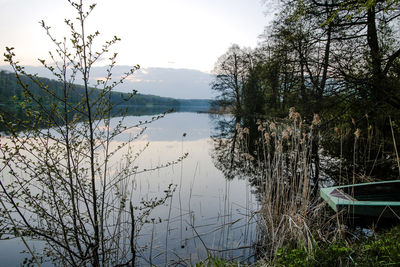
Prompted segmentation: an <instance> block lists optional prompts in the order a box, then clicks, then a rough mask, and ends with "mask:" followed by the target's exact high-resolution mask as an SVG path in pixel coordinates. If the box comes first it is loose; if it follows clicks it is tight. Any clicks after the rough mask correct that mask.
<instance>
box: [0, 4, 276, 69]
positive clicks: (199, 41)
mask: <svg viewBox="0 0 400 267" xmlns="http://www.w3.org/2000/svg"><path fill="white" fill-rule="evenodd" d="M93 1H94V2H96V3H97V6H96V8H95V9H94V11H93V13H92V14H91V15H90V16H89V18H88V21H87V30H88V32H94V31H96V30H98V31H99V32H100V34H101V37H100V39H99V43H98V44H99V45H100V44H102V43H101V42H102V41H105V40H109V39H111V38H112V37H113V36H114V35H116V36H118V37H119V38H121V42H119V43H118V44H117V45H115V46H114V50H113V51H115V52H118V58H117V64H118V65H128V66H133V65H136V64H139V65H140V66H141V67H145V68H146V67H162V68H186V69H194V70H200V71H203V72H210V71H211V70H212V69H213V67H214V63H215V62H216V60H217V59H218V57H219V56H221V55H222V54H223V53H225V52H226V51H227V49H228V48H229V46H231V45H232V44H234V43H235V44H238V45H240V46H244V47H253V48H254V47H255V46H256V45H257V42H258V39H257V38H258V36H259V35H260V34H261V33H262V32H263V30H264V27H265V26H266V25H267V23H268V21H269V17H270V16H266V15H265V12H266V11H267V9H268V6H266V5H265V4H264V5H263V2H264V1H263V0H97V1H96V0H93ZM86 2H87V3H88V4H90V3H93V2H92V1H89V2H88V1H86ZM0 7H1V8H0V36H1V38H0V50H1V51H0V52H1V55H3V53H4V51H5V47H6V46H8V47H14V48H15V54H16V55H17V59H18V60H19V61H20V63H21V64H22V65H40V63H39V62H38V61H37V58H44V59H46V57H47V55H48V51H49V50H53V49H54V45H53V44H52V43H51V41H50V40H49V39H48V38H47V36H46V33H45V31H44V30H43V29H42V28H41V27H40V25H39V23H38V22H39V21H41V20H44V21H45V22H46V24H47V25H49V26H51V27H52V28H51V31H52V32H53V34H54V35H55V36H56V37H57V38H58V39H59V40H60V41H61V40H62V38H63V37H64V36H66V35H68V31H67V28H66V26H65V24H64V22H63V21H64V19H65V18H68V19H73V18H75V17H76V14H75V13H74V10H73V8H72V7H71V6H70V5H69V3H68V2H67V0H0ZM4 64H6V63H5V62H3V61H1V62H0V65H4ZM106 64H107V61H106V60H103V61H100V62H98V65H99V66H101V65H106Z"/></svg>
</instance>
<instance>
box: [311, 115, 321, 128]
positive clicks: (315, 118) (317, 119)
mask: <svg viewBox="0 0 400 267" xmlns="http://www.w3.org/2000/svg"><path fill="white" fill-rule="evenodd" d="M320 122H321V120H320V119H319V115H318V114H314V119H313V121H312V124H313V125H318V124H319V123H320Z"/></svg>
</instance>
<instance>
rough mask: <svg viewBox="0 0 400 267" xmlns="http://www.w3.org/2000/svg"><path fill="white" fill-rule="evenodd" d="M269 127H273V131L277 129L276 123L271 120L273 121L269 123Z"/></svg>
mask: <svg viewBox="0 0 400 267" xmlns="http://www.w3.org/2000/svg"><path fill="white" fill-rule="evenodd" d="M269 128H270V129H271V131H275V130H276V125H275V123H273V122H271V123H270V124H269Z"/></svg>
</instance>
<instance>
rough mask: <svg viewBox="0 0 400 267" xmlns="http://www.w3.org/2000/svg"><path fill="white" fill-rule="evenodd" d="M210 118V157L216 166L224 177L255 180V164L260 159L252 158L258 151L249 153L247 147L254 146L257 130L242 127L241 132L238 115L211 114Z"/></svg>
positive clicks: (241, 121)
mask: <svg viewBox="0 0 400 267" xmlns="http://www.w3.org/2000/svg"><path fill="white" fill-rule="evenodd" d="M211 118H212V121H213V123H214V133H213V134H212V136H211V138H212V140H213V142H214V150H213V152H212V154H211V157H212V158H213V161H214V165H215V166H216V168H217V169H219V170H220V171H222V172H223V174H224V176H225V178H226V179H229V180H230V179H233V178H249V179H250V181H251V182H252V181H254V182H255V179H254V177H255V175H256V171H257V169H259V168H257V164H258V163H259V162H260V161H258V160H253V159H255V158H256V157H257V154H259V153H254V150H253V149H252V150H251V151H252V152H251V153H250V152H249V151H250V150H249V148H254V147H255V144H256V143H257V140H258V139H259V134H258V133H257V130H254V131H251V130H249V129H250V128H244V131H245V134H243V132H242V131H240V129H242V126H240V125H241V124H242V123H243V121H244V120H242V119H241V118H240V117H235V116H232V115H212V117H211ZM252 128H253V127H252ZM255 129H256V128H255ZM257 174H259V173H257ZM252 178H253V179H252Z"/></svg>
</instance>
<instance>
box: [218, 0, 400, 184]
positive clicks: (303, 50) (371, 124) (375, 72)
mask: <svg viewBox="0 0 400 267" xmlns="http://www.w3.org/2000/svg"><path fill="white" fill-rule="evenodd" d="M280 2H281V5H280V10H279V12H278V13H277V14H276V18H275V19H274V21H273V22H272V24H271V25H269V26H268V27H266V28H265V32H264V33H263V34H262V35H261V36H260V44H259V46H258V47H257V48H255V49H250V48H244V47H240V46H238V45H232V46H231V47H230V48H229V49H228V51H226V53H225V54H223V55H222V56H221V57H220V58H219V59H218V61H217V62H216V64H215V68H214V74H215V79H214V82H213V84H212V88H213V89H214V90H215V91H217V92H219V96H218V97H217V99H216V104H217V105H218V106H219V107H221V108H225V109H229V110H232V111H233V113H234V114H235V115H236V117H237V122H238V121H240V122H242V123H243V124H244V126H245V127H248V128H250V130H251V129H252V128H253V129H254V128H255V130H256V129H257V126H254V125H256V124H255V122H256V121H257V119H267V118H271V117H284V116H286V115H287V114H288V113H289V109H290V108H291V107H295V108H296V111H298V112H299V113H300V114H301V115H302V119H303V120H305V121H306V122H308V123H311V121H312V120H313V118H314V117H315V116H314V114H318V118H320V119H321V123H320V124H319V125H318V130H319V131H320V138H319V140H315V141H314V142H315V143H314V145H313V149H314V150H316V151H317V150H319V149H321V148H323V151H324V152H325V153H327V154H329V155H330V156H337V157H339V156H342V158H345V159H346V162H345V163H344V165H346V164H347V167H348V169H347V170H349V173H354V171H353V170H356V172H357V174H359V176H360V177H362V176H364V177H365V176H368V175H372V176H374V177H376V178H378V179H388V178H390V177H397V176H398V170H397V163H396V156H395V153H394V152H395V150H396V148H395V139H394V137H395V136H396V135H397V134H398V133H399V128H398V121H399V119H400V117H399V116H400V113H399V109H400V90H399V89H400V43H399V40H400V28H399V25H400V2H399V1H397V0H386V1H341V0H339V1H338V0H324V1H315V0H305V1H292V0H284V1H280ZM252 125H253V126H252ZM355 133H357V134H355ZM356 142H357V144H356V145H355V143H356ZM314 155H315V157H314V158H313V160H314V161H315V163H316V165H317V166H319V165H320V162H319V161H320V159H319V155H318V153H316V152H315V153H314ZM328 164H329V163H328ZM325 167H327V166H326V164H325ZM318 168H319V167H318ZM318 168H316V170H315V171H316V175H317V176H318V172H319V170H318ZM335 168H337V167H336V166H329V167H328V168H326V171H327V172H331V173H332V174H334V170H335ZM336 171H338V170H336ZM349 176H352V174H349ZM316 180H318V177H316Z"/></svg>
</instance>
